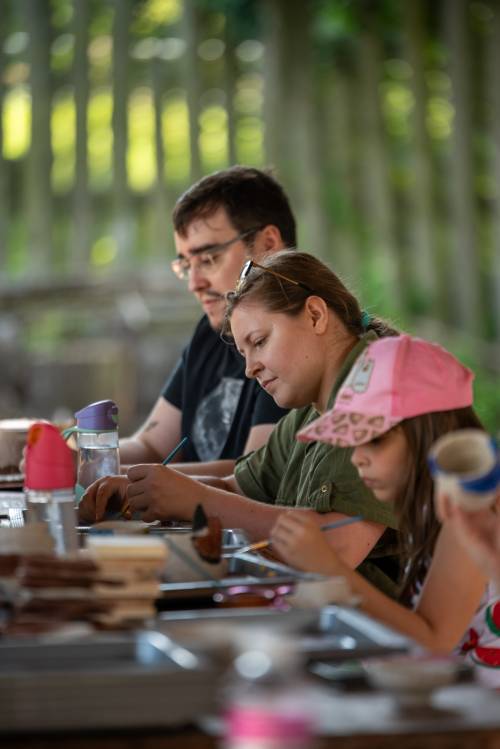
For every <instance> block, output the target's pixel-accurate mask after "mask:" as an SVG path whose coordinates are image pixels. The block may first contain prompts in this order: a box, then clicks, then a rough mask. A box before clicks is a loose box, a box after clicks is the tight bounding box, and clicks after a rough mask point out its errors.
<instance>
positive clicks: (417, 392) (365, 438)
mask: <svg viewBox="0 0 500 749" xmlns="http://www.w3.org/2000/svg"><path fill="white" fill-rule="evenodd" d="M473 379H474V375H473V373H472V372H471V371H470V370H469V369H467V367H464V365H463V364H461V363H460V362H459V361H458V360H457V359H455V357H454V356H452V354H450V353H449V352H448V351H446V350H445V349H444V348H442V347H441V346H438V345H437V344H436V343H430V342H429V341H424V340H422V339H421V338H413V337H411V336H409V335H401V336H397V337H390V338H381V339H379V340H377V341H373V343H370V344H369V345H368V346H367V347H366V349H365V350H364V351H363V353H362V354H361V355H360V356H359V357H358V359H357V360H356V362H355V363H354V365H353V367H352V369H351V371H350V373H349V375H348V376H347V379H346V380H345V382H344V384H343V385H342V387H341V389H340V390H339V392H338V394H337V398H336V400H335V404H334V406H333V408H332V409H331V410H330V411H327V412H326V413H325V414H323V415H322V416H320V417H319V419H316V420H315V421H313V422H311V423H310V424H309V425H308V426H307V427H305V428H304V429H301V430H300V431H299V432H298V433H297V439H298V440H300V441H302V442H310V441H316V440H319V441H320V442H327V443H330V444H332V445H339V446H340V447H351V446H354V445H362V444H364V443H366V442H370V440H372V439H374V438H375V437H377V436H379V435H381V434H384V433H385V432H387V431H389V429H392V427H393V426H395V425H396V424H398V423H399V422H400V421H403V419H409V418H411V417H413V416H418V415H420V414H424V413H432V412H435V411H450V410H453V409H456V408H465V407H466V406H470V405H472V400H473V395H472V380H473Z"/></svg>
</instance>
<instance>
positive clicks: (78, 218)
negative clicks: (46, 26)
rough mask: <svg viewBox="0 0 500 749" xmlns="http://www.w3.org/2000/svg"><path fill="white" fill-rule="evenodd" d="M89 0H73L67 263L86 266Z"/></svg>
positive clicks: (88, 238)
mask: <svg viewBox="0 0 500 749" xmlns="http://www.w3.org/2000/svg"><path fill="white" fill-rule="evenodd" d="M89 21H90V13H89V0H74V33H75V56H74V61H73V86H74V97H75V109H76V137H75V184H74V190H73V233H74V236H73V241H72V244H71V247H72V257H71V261H70V267H72V268H73V269H75V270H78V271H85V270H88V261H89V251H90V242H91V232H90V227H91V225H92V219H91V206H90V195H89V184H88V148H87V139H88V132H87V107H88V101H89V77H88V58H87V48H88V41H89Z"/></svg>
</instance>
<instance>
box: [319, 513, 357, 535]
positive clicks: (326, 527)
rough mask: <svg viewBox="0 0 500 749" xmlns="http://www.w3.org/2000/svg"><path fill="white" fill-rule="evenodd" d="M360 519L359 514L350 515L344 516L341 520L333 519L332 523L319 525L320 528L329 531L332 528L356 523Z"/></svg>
mask: <svg viewBox="0 0 500 749" xmlns="http://www.w3.org/2000/svg"><path fill="white" fill-rule="evenodd" d="M360 520H363V518H362V517H361V515H353V516H352V517H349V518H344V519H343V520H335V521H334V522H333V523H325V525H320V530H322V531H331V530H333V528H342V527H343V526H344V525H351V523H358V522H359V521H360Z"/></svg>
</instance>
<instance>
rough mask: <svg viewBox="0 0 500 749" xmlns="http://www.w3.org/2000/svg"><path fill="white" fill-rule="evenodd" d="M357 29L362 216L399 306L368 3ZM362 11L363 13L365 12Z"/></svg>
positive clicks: (376, 49) (377, 48)
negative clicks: (360, 27) (358, 32)
mask: <svg viewBox="0 0 500 749" xmlns="http://www.w3.org/2000/svg"><path fill="white" fill-rule="evenodd" d="M362 10H363V11H364V12H363V17H362V24H363V29H362V31H361V32H360V34H359V42H358V49H357V61H358V70H357V74H358V81H357V83H358V86H359V88H358V92H357V93H358V97H359V105H358V107H357V117H358V118H359V120H360V122H359V132H360V139H359V153H358V159H359V161H360V164H361V166H360V170H359V175H360V185H361V189H362V203H363V210H364V214H365V217H366V220H367V223H368V230H369V232H370V234H371V240H370V242H369V244H370V246H371V265H372V267H373V269H374V271H376V273H377V279H378V281H379V283H381V285H382V287H383V288H384V290H385V291H386V292H387V293H389V294H390V295H391V297H392V300H393V302H394V304H395V305H396V306H398V307H400V308H401V307H402V306H403V301H404V294H403V288H402V277H401V276H402V274H401V266H400V259H399V255H398V253H397V251H396V247H395V239H394V211H393V204H392V194H391V189H390V182H389V158H388V153H387V144H386V142H385V136H384V130H383V122H382V114H381V107H380V95H379V84H380V73H381V57H382V50H381V45H380V39H379V36H378V35H377V33H376V30H375V29H374V15H373V12H372V8H371V7H368V6H367V7H366V9H362ZM365 12H366V15H365Z"/></svg>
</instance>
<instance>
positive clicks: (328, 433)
mask: <svg viewBox="0 0 500 749" xmlns="http://www.w3.org/2000/svg"><path fill="white" fill-rule="evenodd" d="M398 423H399V419H390V418H388V417H387V416H382V415H380V414H379V415H374V414H361V413H350V412H346V411H340V410H338V409H333V410H331V411H327V412H326V413H325V414H323V415H322V416H320V417H319V419H316V420H315V421H312V422H311V423H310V424H308V425H307V426H306V427H304V429H301V430H300V431H299V432H297V434H296V435H295V436H296V439H298V440H299V441H300V442H326V443H327V444H329V445H337V446H338V447H356V445H364V444H366V443H367V442H371V440H373V439H375V438H376V437H379V436H380V435H381V434H385V432H388V431H389V430H390V429H392V428H393V427H394V426H396V424H398Z"/></svg>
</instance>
